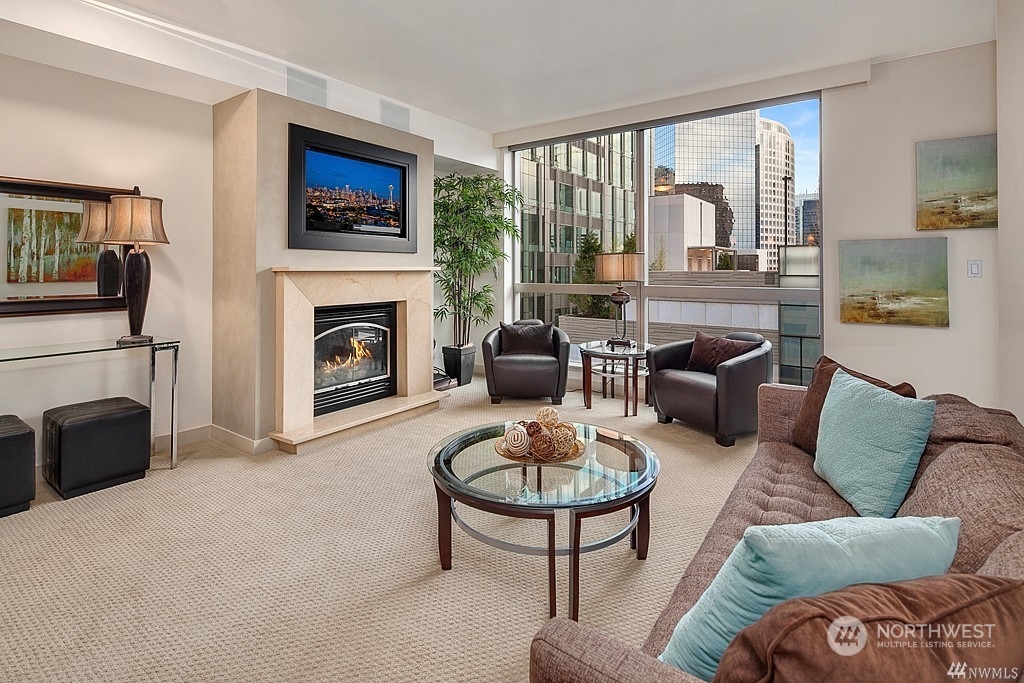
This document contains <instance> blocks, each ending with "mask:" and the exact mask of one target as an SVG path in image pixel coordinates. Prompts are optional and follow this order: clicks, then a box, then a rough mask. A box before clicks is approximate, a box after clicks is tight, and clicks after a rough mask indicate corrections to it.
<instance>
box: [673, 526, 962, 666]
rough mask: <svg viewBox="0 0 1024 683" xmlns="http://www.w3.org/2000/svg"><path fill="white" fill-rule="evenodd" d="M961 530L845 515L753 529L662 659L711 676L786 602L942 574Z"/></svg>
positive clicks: (682, 624)
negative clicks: (742, 636) (732, 648)
mask: <svg viewBox="0 0 1024 683" xmlns="http://www.w3.org/2000/svg"><path fill="white" fill-rule="evenodd" d="M959 533H960V520H959V519H957V518H956V517H899V518H896V519H877V518H873V517H840V518H837V519H829V520H825V521H822V522H807V523H804V524H779V525H770V526H752V527H749V528H747V530H746V531H745V532H744V533H743V538H742V539H741V540H740V542H739V543H738V544H736V547H735V548H733V551H732V553H731V554H730V555H729V557H728V558H727V559H726V561H725V564H723V565H722V568H721V569H720V570H719V572H718V575H717V576H715V579H714V580H713V581H712V582H711V585H710V586H708V589H707V590H706V591H704V594H703V595H701V597H700V599H699V600H698V601H697V604H695V605H694V606H693V607H692V608H691V609H690V611H689V612H687V613H686V614H684V615H683V618H682V619H680V620H679V623H678V624H677V625H676V628H675V631H674V632H673V633H672V638H671V639H670V640H669V642H668V645H667V646H666V647H665V651H664V652H662V653H661V656H659V657H658V659H660V660H661V661H663V662H665V663H666V664H670V665H672V666H674V667H676V668H678V669H682V670H683V671H686V672H689V673H691V674H693V675H694V676H698V677H700V678H703V679H704V680H706V681H710V680H711V679H712V678H714V676H715V671H716V670H717V669H718V662H719V660H720V659H721V658H722V654H723V653H724V652H725V649H726V647H728V645H729V643H730V641H732V639H733V637H735V636H736V634H737V633H739V632H740V631H741V630H742V629H744V628H746V627H747V626H750V625H751V624H753V623H754V622H755V621H757V620H758V619H760V618H761V617H762V616H763V615H764V613H765V612H767V611H768V610H769V609H771V608H772V607H774V606H775V605H777V604H779V603H780V602H783V601H784V600H788V599H790V598H800V597H812V596H816V595H821V594H822V593H827V592H829V591H833V590H839V589H840V588H845V587H846V586H850V585H853V584H855V583H886V582H889V581H905V580H910V579H917V578H921V577H923V576H931V575H934V574H943V573H945V572H946V570H948V569H949V565H950V564H951V563H952V562H953V555H954V553H956V544H957V538H958V536H959ZM822 637H824V634H822Z"/></svg>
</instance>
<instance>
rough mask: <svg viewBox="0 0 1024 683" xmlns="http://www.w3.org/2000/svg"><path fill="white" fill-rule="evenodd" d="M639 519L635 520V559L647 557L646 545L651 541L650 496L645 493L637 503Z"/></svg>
mask: <svg viewBox="0 0 1024 683" xmlns="http://www.w3.org/2000/svg"><path fill="white" fill-rule="evenodd" d="M637 506H638V507H639V508H640V509H639V515H640V517H639V519H637V522H636V559H638V560H646V559H647V547H648V546H649V545H650V543H651V496H650V495H647V496H645V497H644V498H643V500H641V501H640V502H639V503H637Z"/></svg>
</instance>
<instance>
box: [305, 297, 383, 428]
mask: <svg viewBox="0 0 1024 683" xmlns="http://www.w3.org/2000/svg"><path fill="white" fill-rule="evenodd" d="M395 347H396V344H395V304H394V303H393V302H392V303H377V304H367V305H359V306H318V307H316V308H315V309H314V311H313V415H315V416H317V415H325V414H327V413H331V412H334V411H336V410H341V409H342V408H349V407H352V406H356V405H360V404H363V403H369V402H370V401H376V400H378V399H382V398H387V397H388V396H394V395H395V393H396V378H395V371H394V368H395V363H396V348H395Z"/></svg>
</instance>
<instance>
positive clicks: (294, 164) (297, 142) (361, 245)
mask: <svg viewBox="0 0 1024 683" xmlns="http://www.w3.org/2000/svg"><path fill="white" fill-rule="evenodd" d="M307 149H313V150H318V151H323V152H326V153H328V154H339V155H342V156H345V157H349V158H352V159H356V160H361V161H366V162H369V163H377V164H383V165H387V166H397V167H398V168H399V169H401V171H402V198H403V201H402V219H401V220H402V224H403V226H404V231H403V232H402V233H401V234H398V235H373V234H358V233H339V232H331V231H325V230H310V229H307V227H306V150H307ZM288 248H289V249H326V250H336V251H385V252H398V253H409V254H414V253H416V155H415V154H411V153H409V152H402V151H400V150H397V149H391V148H388V147H382V146H380V145H375V144H372V143H369V142H364V141H362V140H354V139H352V138H347V137H344V136H342V135H335V134H334V133H328V132H326V131H322V130H316V129H314V128H307V127H305V126H300V125H298V124H296V123H289V124H288Z"/></svg>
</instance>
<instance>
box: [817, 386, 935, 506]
mask: <svg viewBox="0 0 1024 683" xmlns="http://www.w3.org/2000/svg"><path fill="white" fill-rule="evenodd" d="M934 415H935V401H925V400H922V399H917V398H905V397H903V396H899V395H898V394H894V393H893V392H891V391H887V390H885V389H880V388H878V387H876V386H874V385H873V384H869V383H868V382H865V381H864V380H862V379H857V378H856V377H852V376H851V375H849V374H847V373H845V372H843V371H842V370H837V371H836V374H835V375H833V377H832V384H831V385H829V389H828V394H827V395H826V396H825V404H824V405H823V406H822V408H821V422H820V424H819V426H818V450H817V454H816V455H815V458H814V472H815V474H817V475H818V476H819V477H821V478H822V479H824V480H825V481H827V482H828V483H829V484H830V485H831V486H832V488H834V489H835V490H836V493H838V494H839V495H840V496H842V497H843V498H844V499H845V500H846V502H848V503H849V504H850V505H852V506H853V508H854V509H855V510H856V511H857V512H858V513H859V514H861V515H864V516H867V517H892V516H893V515H895V514H896V511H897V510H899V509H900V505H902V504H903V499H904V498H906V497H907V490H908V489H909V488H910V484H911V482H913V481H914V474H915V473H916V472H917V465H918V464H919V463H920V462H921V453H923V452H924V447H925V445H927V443H928V434H929V432H931V429H932V417H933V416H934Z"/></svg>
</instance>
